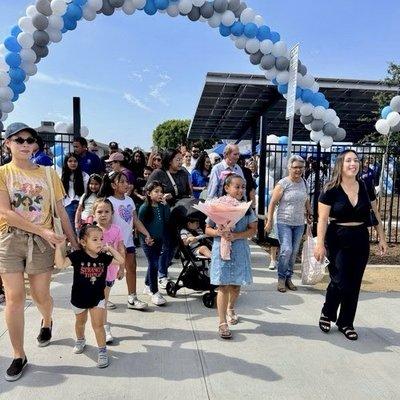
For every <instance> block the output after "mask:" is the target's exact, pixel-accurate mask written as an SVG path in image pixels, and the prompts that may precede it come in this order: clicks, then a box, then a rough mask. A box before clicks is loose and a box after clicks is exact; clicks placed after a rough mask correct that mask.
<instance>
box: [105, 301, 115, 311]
mask: <svg viewBox="0 0 400 400" xmlns="http://www.w3.org/2000/svg"><path fill="white" fill-rule="evenodd" d="M116 308H117V306H116V305H115V304H114V303H113V302H112V301H110V300H109V301H107V310H115V309H116Z"/></svg>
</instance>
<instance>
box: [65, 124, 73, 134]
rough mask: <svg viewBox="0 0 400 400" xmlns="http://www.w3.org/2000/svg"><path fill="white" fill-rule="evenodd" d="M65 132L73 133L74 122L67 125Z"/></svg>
mask: <svg viewBox="0 0 400 400" xmlns="http://www.w3.org/2000/svg"><path fill="white" fill-rule="evenodd" d="M66 133H74V124H72V123H71V124H68V125H67V129H66Z"/></svg>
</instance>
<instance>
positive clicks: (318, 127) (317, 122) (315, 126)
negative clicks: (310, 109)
mask: <svg viewBox="0 0 400 400" xmlns="http://www.w3.org/2000/svg"><path fill="white" fill-rule="evenodd" d="M323 127H324V121H323V120H322V119H314V121H313V122H311V129H312V130H313V131H315V132H319V131H322V128H323Z"/></svg>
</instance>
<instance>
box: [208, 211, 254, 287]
mask: <svg viewBox="0 0 400 400" xmlns="http://www.w3.org/2000/svg"><path fill="white" fill-rule="evenodd" d="M256 221H257V217H256V215H255V214H254V212H253V211H251V213H249V214H248V215H245V216H244V217H243V218H242V219H240V220H239V222H238V223H237V224H236V226H235V228H234V229H233V232H244V231H245V230H247V227H248V225H249V224H251V223H252V222H256ZM207 224H208V225H209V226H211V227H212V228H214V227H215V223H214V222H213V221H211V220H210V219H208V220H207ZM220 245H221V237H220V236H217V237H215V238H214V242H213V246H212V255H211V268H210V280H211V284H212V285H239V286H241V285H250V284H251V283H252V282H253V276H252V273H251V259H250V246H249V242H248V240H247V239H238V240H235V241H233V242H232V250H231V259H230V260H222V259H221V255H220Z"/></svg>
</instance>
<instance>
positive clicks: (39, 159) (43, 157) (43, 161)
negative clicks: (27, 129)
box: [32, 136, 53, 167]
mask: <svg viewBox="0 0 400 400" xmlns="http://www.w3.org/2000/svg"><path fill="white" fill-rule="evenodd" d="M32 162H33V163H35V164H37V165H42V166H44V167H49V166H52V165H53V160H52V159H51V158H50V157H49V156H48V155H47V154H46V153H45V152H44V142H43V139H42V138H41V137H40V136H38V137H37V138H36V143H35V144H34V150H33V154H32Z"/></svg>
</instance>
